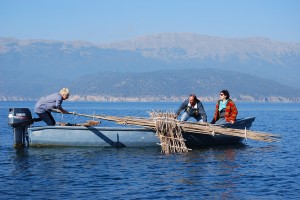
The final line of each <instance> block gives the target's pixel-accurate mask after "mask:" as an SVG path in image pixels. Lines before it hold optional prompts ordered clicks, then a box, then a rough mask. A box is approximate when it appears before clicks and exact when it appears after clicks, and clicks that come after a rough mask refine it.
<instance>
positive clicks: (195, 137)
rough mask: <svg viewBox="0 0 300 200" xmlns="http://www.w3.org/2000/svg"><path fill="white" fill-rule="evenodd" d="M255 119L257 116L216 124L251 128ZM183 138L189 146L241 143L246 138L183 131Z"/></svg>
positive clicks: (236, 127)
mask: <svg viewBox="0 0 300 200" xmlns="http://www.w3.org/2000/svg"><path fill="white" fill-rule="evenodd" d="M254 120H255V117H248V118H242V119H237V121H236V122H235V123H234V124H231V123H226V124H222V125H215V126H221V127H227V128H235V129H243V130H244V129H246V130H249V129H250V127H251V126H252V123H253V122H254ZM183 138H184V139H185V144H186V146H187V147H188V148H199V147H210V146H220V145H233V144H237V143H241V142H242V141H243V140H244V138H241V137H236V136H230V135H208V134H197V133H183Z"/></svg>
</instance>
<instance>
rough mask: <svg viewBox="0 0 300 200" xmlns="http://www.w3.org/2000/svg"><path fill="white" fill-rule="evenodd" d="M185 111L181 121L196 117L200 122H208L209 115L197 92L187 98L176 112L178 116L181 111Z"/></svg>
mask: <svg viewBox="0 0 300 200" xmlns="http://www.w3.org/2000/svg"><path fill="white" fill-rule="evenodd" d="M182 110H184V111H185V112H184V113H183V114H182V116H181V121H187V120H188V119H189V118H190V117H194V118H195V119H196V120H197V121H198V122H199V121H200V122H207V115H206V112H205V110H204V107H203V105H202V103H201V101H200V100H199V99H197V97H196V95H195V94H191V95H190V97H189V99H187V100H185V101H184V102H183V103H182V104H181V105H180V107H179V108H178V110H177V112H176V116H179V115H180V112H181V111H182Z"/></svg>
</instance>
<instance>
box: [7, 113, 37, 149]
mask: <svg viewBox="0 0 300 200" xmlns="http://www.w3.org/2000/svg"><path fill="white" fill-rule="evenodd" d="M34 121H35V120H34V119H32V115H31V112H30V110H29V109H28V108H9V114H8V125H9V126H11V127H12V128H13V130H14V146H15V147H23V146H26V145H28V142H29V141H28V133H27V129H28V127H30V125H31V124H33V122H34Z"/></svg>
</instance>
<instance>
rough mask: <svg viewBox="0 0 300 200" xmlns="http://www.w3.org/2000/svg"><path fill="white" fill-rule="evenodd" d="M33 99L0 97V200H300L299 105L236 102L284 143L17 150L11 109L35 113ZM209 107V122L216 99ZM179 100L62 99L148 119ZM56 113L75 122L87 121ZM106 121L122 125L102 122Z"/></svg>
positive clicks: (75, 107)
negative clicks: (164, 150) (169, 149)
mask: <svg viewBox="0 0 300 200" xmlns="http://www.w3.org/2000/svg"><path fill="white" fill-rule="evenodd" d="M34 104H35V102H0V115H1V121H0V138H1V140H0V150H1V154H0V178H1V181H0V199H300V168H299V166H300V154H299V153H300V151H299V150H300V145H299V142H300V140H299V137H300V125H299V116H300V104H299V103H288V104H287V103H240V102H237V106H238V109H239V117H250V116H255V117H256V120H255V122H254V124H253V126H252V128H251V129H252V130H255V131H263V132H270V133H274V134H278V135H280V136H281V139H280V140H279V141H278V142H274V143H266V142H259V141H253V140H247V141H244V142H243V144H242V145H236V146H226V147H214V148H206V149H195V150H193V151H191V152H189V153H185V154H172V155H164V154H161V152H160V147H159V146H158V147H157V148H155V147H154V148H121V149H116V148H100V147H76V148H75V147H60V148H57V147H55V148H54V147H52V148H49V147H48V148H46V147H44V148H33V147H31V148H30V147H29V148H28V149H22V150H17V149H15V148H14V147H13V133H12V128H11V127H9V126H8V125H7V115H8V108H10V107H28V108H30V109H31V110H32V109H33V107H34ZM203 104H204V106H205V109H206V112H207V114H208V119H209V121H210V120H211V119H212V117H213V111H214V107H215V104H214V103H206V102H204V103H203ZM179 105H180V102H179V103H101V102H97V103H95V102H68V101H66V102H64V103H63V107H64V108H65V109H67V110H69V111H76V112H78V113H84V114H93V113H96V114H106V115H117V116H145V117H147V116H148V113H147V112H148V111H152V110H163V111H174V110H176V109H177V107H178V106H179ZM33 116H34V117H37V116H36V115H35V114H33ZM54 116H55V119H56V120H57V121H67V122H70V123H76V122H85V121H86V120H89V119H86V118H84V117H78V116H77V117H74V116H68V115H64V116H63V118H62V116H61V115H60V114H54ZM36 125H43V123H42V122H39V123H36ZM106 125H109V126H116V125H115V124H114V123H113V122H105V121H102V126H106Z"/></svg>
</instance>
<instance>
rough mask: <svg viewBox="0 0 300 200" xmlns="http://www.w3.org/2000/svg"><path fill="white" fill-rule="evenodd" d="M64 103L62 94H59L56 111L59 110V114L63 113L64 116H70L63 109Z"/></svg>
mask: <svg viewBox="0 0 300 200" xmlns="http://www.w3.org/2000/svg"><path fill="white" fill-rule="evenodd" d="M62 102H63V99H62V96H61V94H59V96H58V98H57V99H56V109H57V110H59V112H61V113H63V114H69V112H68V111H66V110H65V109H63V107H62Z"/></svg>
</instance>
